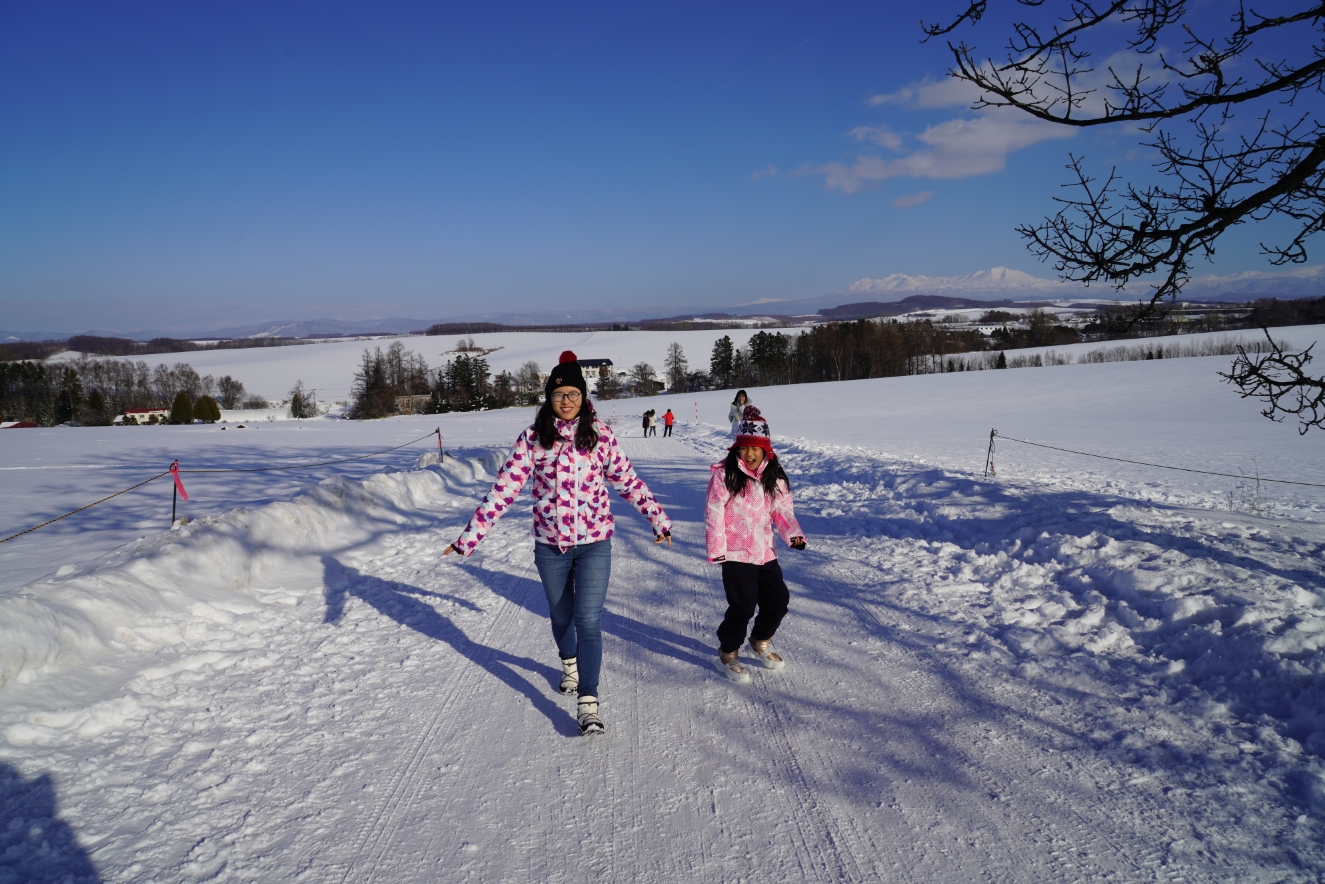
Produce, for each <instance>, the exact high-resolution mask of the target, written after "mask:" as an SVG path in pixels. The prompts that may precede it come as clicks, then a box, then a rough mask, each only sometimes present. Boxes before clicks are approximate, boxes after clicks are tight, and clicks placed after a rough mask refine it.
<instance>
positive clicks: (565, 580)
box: [534, 537, 612, 697]
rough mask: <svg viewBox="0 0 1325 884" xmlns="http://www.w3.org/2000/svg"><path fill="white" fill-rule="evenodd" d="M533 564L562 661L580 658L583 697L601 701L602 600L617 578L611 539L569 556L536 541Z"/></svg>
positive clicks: (570, 551) (573, 550) (573, 549)
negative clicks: (599, 687) (599, 695)
mask: <svg viewBox="0 0 1325 884" xmlns="http://www.w3.org/2000/svg"><path fill="white" fill-rule="evenodd" d="M534 566H535V567H536V568H538V576H539V577H540V578H542V580H543V591H544V592H545V593H547V606H548V610H549V611H550V612H551V615H552V638H553V640H554V641H556V643H557V653H558V654H560V655H561V658H562V659H563V660H564V659H566V658H568V657H578V658H579V661H578V664H579V670H580V695H581V696H593V697H596V696H598V673H599V671H600V670H601V669H602V668H603V630H602V622H603V601H604V600H605V599H606V598H607V581H608V578H609V577H610V576H611V574H612V539H611V538H610V537H609V538H608V539H607V540H600V541H598V542H597V543H586V544H584V545H583V546H572V547H571V548H570V549H568V550H566V551H565V552H562V551H561V550H559V549H557V548H556V547H555V546H552V545H551V544H547V543H535V544H534ZM572 627H573V628H572Z"/></svg>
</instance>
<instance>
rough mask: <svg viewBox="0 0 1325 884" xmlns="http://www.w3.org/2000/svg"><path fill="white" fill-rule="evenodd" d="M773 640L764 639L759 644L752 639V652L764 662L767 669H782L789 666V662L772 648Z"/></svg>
mask: <svg viewBox="0 0 1325 884" xmlns="http://www.w3.org/2000/svg"><path fill="white" fill-rule="evenodd" d="M772 644H773V642H772V640H771V639H764V640H763V641H761V642H757V641H755V640H754V639H750V650H752V651H754V653H755V656H756V657H758V658H759V659H760V660H763V661H764V668H765V669H781V668H782V667H783V666H786V665H787V661H785V660H783V659H782V657H780V656H779V655H778V652H777V651H775V650H773V648H772Z"/></svg>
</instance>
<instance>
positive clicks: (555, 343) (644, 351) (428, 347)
mask: <svg viewBox="0 0 1325 884" xmlns="http://www.w3.org/2000/svg"><path fill="white" fill-rule="evenodd" d="M793 331H794V330H793ZM757 332H758V329H752V328H739V329H724V330H722V331H682V332H654V331H629V332H613V331H596V332H582V333H569V334H567V333H553V332H500V333H493V334H485V335H444V336H431V337H430V336H406V337H400V338H380V339H375V340H371V341H330V342H326V343H316V344H299V345H293V346H289V347H264V348H260V349H255V350H198V351H194V352H190V353H158V354H153V355H151V356H143V357H141V358H142V359H143V360H144V361H146V362H148V363H149V364H151V365H156V364H157V363H159V362H164V363H167V364H174V363H176V362H187V363H188V364H190V365H192V366H193V367H194V368H195V369H197V370H198V373H199V374H203V375H208V374H210V375H214V376H216V377H218V378H219V377H221V376H223V375H227V374H228V375H231V376H232V377H234V378H237V379H238V380H240V381H241V382H243V384H244V386H245V387H246V388H247V389H248V390H249V392H251V393H256V394H258V395H261V396H266V397H267V398H269V399H276V400H279V399H283V398H285V395H286V392H287V391H289V390H290V388H291V387H293V386H294V384H295V381H297V380H302V381H303V382H304V385H305V386H306V387H308V388H310V389H314V390H316V391H317V398H318V400H319V401H337V400H346V399H348V398H349V396H350V387H351V386H352V385H353V383H354V373H355V371H357V370H358V368H359V365H360V363H361V362H362V357H363V351H364V350H365V349H368V350H372V349H374V348H376V347H380V348H382V349H383V350H385V349H386V348H388V347H390V346H391V345H392V344H393V343H395V342H396V341H399V342H400V343H401V344H403V345H404V346H405V348H406V349H408V350H413V351H414V352H416V353H418V354H420V355H421V356H423V358H424V359H425V360H427V362H428V365H429V366H431V367H432V368H441V367H442V366H443V365H445V364H446V361H447V360H448V359H452V358H454V357H455V355H456V353H455V347H456V343H457V342H458V341H459V340H461V339H462V338H463V339H465V340H469V339H473V341H474V344H475V346H477V347H481V348H483V349H484V350H492V351H493V352H491V353H488V354H487V355H486V356H485V357H484V358H486V359H487V360H488V366H489V368H491V370H492V372H493V374H496V373H497V372H501V371H509V372H512V373H514V372H515V371H516V370H518V369H519V368H520V366H522V365H524V364H525V363H526V362H529V361H533V362H537V363H538V364H539V366H540V367H541V368H542V370H543V371H544V372H546V371H547V370H548V369H550V368H551V367H552V366H554V365H556V364H557V358H558V357H559V356H560V355H561V352H562V351H563V350H567V349H570V350H573V351H574V352H575V353H576V355H578V356H579V357H580V358H581V359H611V360H612V362H613V364H614V365H616V366H617V370H618V371H628V370H629V369H630V367H631V366H633V365H635V364H636V363H638V362H647V363H649V364H650V365H652V366H653V367H654V369H655V370H656V371H657V372H658V373H659V375H661V374H662V370H663V360H664V359H665V358H666V355H667V348H668V346H669V345H671V344H672V343H673V342H675V343H679V344H681V347H682V349H683V350H684V351H685V355H686V358H687V359H688V360H689V362H690V365H691V369H692V370H703V371H707V370H708V365H709V356H710V354H711V353H712V351H713V342H714V341H716V340H717V339H718V338H720V337H722V336H723V335H729V336H730V337H731V339H732V342H733V343H734V344H735V345H736V346H738V347H741V346H744V345H745V343H746V342H747V341H749V340H750V338H751V337H753V336H754V335H755V334H756V333H757ZM135 361H136V358H135Z"/></svg>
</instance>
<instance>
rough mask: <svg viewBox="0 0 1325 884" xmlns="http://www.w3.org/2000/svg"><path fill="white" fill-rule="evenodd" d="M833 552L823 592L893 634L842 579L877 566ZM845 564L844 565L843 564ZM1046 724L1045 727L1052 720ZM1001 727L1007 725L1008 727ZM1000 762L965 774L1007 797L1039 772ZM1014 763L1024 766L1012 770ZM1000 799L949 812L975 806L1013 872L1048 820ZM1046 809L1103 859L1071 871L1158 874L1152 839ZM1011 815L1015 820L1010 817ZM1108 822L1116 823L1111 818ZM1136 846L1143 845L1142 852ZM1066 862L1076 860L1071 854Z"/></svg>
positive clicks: (1200, 877)
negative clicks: (1023, 845) (1024, 841)
mask: <svg viewBox="0 0 1325 884" xmlns="http://www.w3.org/2000/svg"><path fill="white" fill-rule="evenodd" d="M831 555H832V558H833V566H832V568H831V574H832V576H828V574H826V573H825V571H827V570H828V569H823V568H816V569H815V570H816V571H818V572H819V575H818V577H817V582H819V583H820V584H821V585H822V586H824V587H826V588H827V592H826V593H825V594H826V595H827V596H829V597H831V598H834V599H836V600H838V601H839V602H840V604H842V605H843V606H844V607H846V608H847V609H848V610H850V611H851V612H852V613H853V614H854V615H855V617H856V618H857V620H858V621H859V622H860V623H861V624H862V625H863V626H865V627H866V629H867V631H868V632H871V633H874V634H876V635H880V636H884V635H888V634H889V633H894V632H895V627H894V626H891V625H889V624H886V623H885V622H884V620H883V618H881V617H880V616H879V614H878V612H877V611H876V610H875V609H874V606H872V605H870V604H869V603H868V602H866V601H864V600H862V599H861V598H860V597H859V596H860V586H861V585H858V584H855V583H854V582H844V581H843V580H842V579H841V578H844V577H848V576H851V575H853V574H857V575H862V576H863V575H874V576H875V577H877V576H878V570H879V569H878V567H877V566H875V565H873V564H871V563H868V562H863V561H861V560H859V559H857V558H855V557H854V556H853V554H852V551H851V549H850V548H849V547H848V546H847V545H846V544H840V543H834V544H833V547H832V551H831ZM844 564H845V565H846V567H844ZM853 566H854V567H853ZM909 680H910V681H911V683H912V684H913V685H915V686H914V687H911V688H910V689H908V690H907V692H906V693H908V694H910V695H913V696H915V695H923V693H924V690H923V688H921V687H920V686H919V685H918V684H916V683H915V678H914V676H912V677H911V678H910V679H909ZM991 702H992V703H997V702H998V701H996V700H991ZM1045 726H1046V727H1047V726H1048V725H1045ZM1023 727H1024V725H1023ZM1002 729H1004V730H1007V728H1006V726H1004V728H1002ZM1014 732H1015V731H1014ZM999 761H1000V762H1001V763H1002V764H1001V766H1003V767H1005V770H1003V771H1002V773H1003V777H1002V778H1000V777H999V776H997V775H996V774H995V772H994V770H993V769H992V768H991V765H989V764H980V763H972V764H969V765H967V766H966V768H965V770H964V773H965V774H966V775H968V776H970V777H971V778H972V779H973V780H975V781H976V782H978V783H979V784H980V786H981V789H982V790H983V791H984V792H985V793H986V794H987V795H990V796H993V795H999V796H1005V795H1008V794H1009V792H1010V791H1012V792H1015V791H1016V788H1015V786H1012V785H1010V784H1011V783H1022V784H1025V783H1030V782H1034V781H1035V779H1036V776H1035V772H1034V771H1032V770H1031V769H1030V768H1029V766H1027V765H1022V764H1016V763H1015V762H1016V761H1017V756H1016V755H1013V754H1010V753H1008V754H1003V755H1001V756H1000V758H999ZM1012 768H1021V769H1020V770H1014V769H1012ZM999 804H1000V806H1001V808H1002V810H1003V811H1004V812H1005V813H1004V814H1003V815H995V814H994V813H992V811H991V810H990V807H989V806H988V805H985V804H982V803H980V802H967V803H965V804H963V805H962V806H961V807H950V808H948V812H949V813H962V812H966V813H970V812H972V811H974V812H975V813H977V814H978V815H979V816H980V818H981V820H982V821H983V826H981V828H987V829H989V830H992V831H996V832H998V833H999V834H1000V835H1001V836H1002V838H1003V843H1004V844H1005V845H1009V850H1008V852H1007V853H1006V855H1005V857H1004V858H1003V862H1004V864H1005V865H1004V867H1005V868H1006V869H1009V870H1013V871H1011V872H1010V873H1009V874H1011V875H1012V876H1013V877H1015V876H1016V873H1017V870H1018V865H1019V863H1022V864H1024V862H1025V860H1026V858H1027V857H1026V855H1025V854H1018V853H1014V852H1013V849H1014V847H1015V845H1016V842H1017V841H1019V840H1021V838H1022V837H1023V833H1026V832H1034V831H1037V830H1038V831H1045V830H1046V820H1045V819H1042V818H1040V817H1039V816H1035V815H1032V814H1028V813H1027V812H1023V811H1021V810H1020V809H1019V807H1018V802H1017V801H1016V800H1011V801H1000V802H999ZM1046 810H1047V811H1050V812H1051V813H1053V814H1054V815H1056V816H1060V817H1067V818H1068V819H1069V820H1070V821H1071V822H1072V823H1073V824H1074V825H1073V829H1074V830H1075V835H1073V836H1072V838H1071V842H1070V843H1071V844H1072V845H1073V846H1074V847H1075V846H1076V845H1079V844H1081V843H1082V842H1085V843H1086V844H1089V845H1090V846H1091V847H1093V848H1094V849H1093V850H1092V851H1091V853H1090V855H1091V856H1092V857H1095V858H1099V857H1103V858H1105V862H1104V865H1105V868H1099V867H1098V865H1097V866H1096V867H1092V868H1085V869H1082V868H1073V869H1072V870H1071V871H1072V872H1074V873H1075V874H1076V875H1077V876H1078V877H1079V878H1080V879H1083V880H1086V879H1097V878H1098V877H1099V876H1100V875H1101V874H1103V875H1105V876H1112V875H1118V874H1121V875H1123V876H1124V877H1125V878H1126V879H1128V880H1135V879H1136V878H1137V877H1138V876H1150V875H1153V874H1154V873H1155V871H1156V869H1155V865H1156V864H1157V862H1158V860H1157V857H1161V856H1162V854H1158V853H1157V852H1156V851H1155V850H1154V849H1153V846H1152V845H1151V844H1131V845H1127V846H1124V845H1122V844H1120V843H1119V841H1118V839H1117V838H1115V837H1113V836H1112V835H1111V834H1110V833H1109V831H1108V830H1106V829H1104V828H1103V827H1101V826H1099V824H1098V821H1093V820H1089V819H1087V818H1086V817H1085V816H1083V815H1082V814H1081V813H1080V812H1079V811H1078V810H1077V809H1076V808H1075V807H1073V806H1072V805H1071V804H1070V803H1068V802H1061V801H1059V802H1054V803H1052V804H1051V805H1049V806H1048V807H1046ZM1009 816H1010V817H1011V819H1009V818H1008V817H1009ZM1110 821H1111V822H1112V820H1110ZM1061 822H1062V820H1059V821H1058V822H1056V823H1055V824H1054V827H1055V828H1057V827H1058V825H1059V823H1061ZM1170 822H1171V821H1169V820H1164V821H1161V820H1154V823H1155V824H1156V826H1157V829H1156V830H1157V831H1160V830H1162V829H1163V828H1165V827H1166V824H1167V823H1170ZM1009 824H1011V825H1009ZM1009 829H1010V832H1011V835H1012V838H1011V839H1009V838H1008V836H1007V835H1006V834H1004V830H1009ZM1138 849H1139V850H1140V853H1139V854H1138ZM1071 852H1072V853H1073V854H1079V853H1080V851H1079V850H1077V849H1073V850H1072V851H1071ZM1061 854H1062V851H1053V852H1051V853H1050V854H1049V856H1050V857H1051V858H1054V859H1058V861H1059V862H1060V863H1061V862H1063V860H1062V859H1060V858H1059V857H1060V855H1061ZM1142 858H1148V859H1149V861H1148V862H1147V861H1145V860H1144V859H1142ZM1109 859H1112V860H1113V862H1112V863H1110V862H1108V861H1107V860H1109ZM1067 862H1073V863H1074V861H1073V860H1071V859H1070V858H1069V859H1068V860H1067ZM1074 864H1075V863H1074ZM1061 871H1065V870H1063V869H1061V868H1054V867H1050V868H1045V869H1041V870H1040V873H1041V874H1043V875H1050V876H1052V875H1053V873H1054V872H1061ZM1054 877H1056V876H1054ZM1182 877H1183V878H1184V880H1192V881H1209V880H1214V879H1212V878H1210V877H1209V876H1208V875H1204V874H1201V873H1200V871H1199V870H1198V869H1195V868H1192V867H1190V866H1187V867H1184V869H1183V871H1182Z"/></svg>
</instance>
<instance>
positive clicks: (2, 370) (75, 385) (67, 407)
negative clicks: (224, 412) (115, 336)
mask: <svg viewBox="0 0 1325 884" xmlns="http://www.w3.org/2000/svg"><path fill="white" fill-rule="evenodd" d="M181 396H183V397H184V400H181V399H180V397H181ZM204 398H205V399H210V400H212V406H216V408H217V410H218V415H217V417H216V418H212V419H219V409H220V408H227V409H229V408H241V407H250V408H253V407H265V406H266V405H267V401H266V400H265V399H263V398H261V397H256V396H252V395H250V394H249V393H248V392H247V391H246V390H245V389H244V385H243V384H242V383H240V382H239V381H237V380H235V379H234V378H232V377H230V376H229V375H225V376H224V377H222V378H220V379H219V380H218V379H217V378H215V377H213V376H211V375H207V376H205V377H203V376H199V374H198V372H197V371H196V370H194V368H193V367H192V366H191V365H188V364H187V363H183V362H178V363H175V365H173V366H167V365H164V364H162V365H158V366H157V367H156V368H155V369H153V368H149V367H148V365H147V363H146V362H142V361H138V362H130V361H128V360H120V359H80V360H76V361H73V362H65V363H43V362H35V361H20V362H0V420H31V421H36V422H37V423H38V424H40V425H41V426H54V425H56V424H64V423H71V422H72V423H76V424H86V425H108V424H110V423H111V422H112V421H113V420H114V419H115V417H116V415H119V414H123V413H124V412H125V411H126V410H128V409H131V408H170V409H172V414H173V412H174V409H175V408H176V407H177V406H178V405H179V404H180V403H181V401H187V402H188V405H189V411H190V415H192V412H193V410H194V409H195V408H196V407H197V405H198V402H199V400H200V399H204ZM212 406H208V405H206V404H204V408H206V409H207V412H206V413H207V414H209V415H210V414H211V407H212ZM190 419H192V417H191V418H190Z"/></svg>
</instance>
